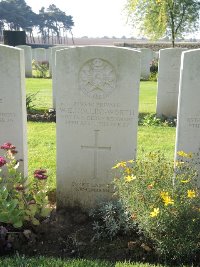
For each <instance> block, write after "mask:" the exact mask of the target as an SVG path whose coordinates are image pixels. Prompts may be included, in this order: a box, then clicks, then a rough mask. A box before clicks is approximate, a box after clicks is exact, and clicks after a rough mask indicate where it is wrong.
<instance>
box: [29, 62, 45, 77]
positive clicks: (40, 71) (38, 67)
mask: <svg viewBox="0 0 200 267" xmlns="http://www.w3.org/2000/svg"><path fill="white" fill-rule="evenodd" d="M32 66H33V72H34V73H35V77H36V78H48V77H49V62H48V61H35V60H33V61H32Z"/></svg>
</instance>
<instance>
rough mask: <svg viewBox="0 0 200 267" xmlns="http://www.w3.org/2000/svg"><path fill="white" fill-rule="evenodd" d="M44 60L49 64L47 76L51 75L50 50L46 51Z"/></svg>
mask: <svg viewBox="0 0 200 267" xmlns="http://www.w3.org/2000/svg"><path fill="white" fill-rule="evenodd" d="M46 60H47V61H48V62H49V74H50V76H51V75H52V66H51V48H48V49H46Z"/></svg>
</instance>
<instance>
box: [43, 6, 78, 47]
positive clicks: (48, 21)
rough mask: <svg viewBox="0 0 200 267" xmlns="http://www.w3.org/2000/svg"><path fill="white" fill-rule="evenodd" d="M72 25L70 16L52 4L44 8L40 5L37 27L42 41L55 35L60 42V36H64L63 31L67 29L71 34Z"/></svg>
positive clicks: (46, 40) (47, 40)
mask: <svg viewBox="0 0 200 267" xmlns="http://www.w3.org/2000/svg"><path fill="white" fill-rule="evenodd" d="M73 26H74V22H73V19H72V16H67V15H66V14H65V12H63V11H61V10H60V9H59V8H57V7H56V6H55V5H54V4H52V5H50V6H49V7H48V8H47V9H46V10H45V8H44V7H42V8H41V9H40V11H39V15H38V28H39V32H40V33H41V35H42V38H43V41H44V43H46V42H49V40H50V36H56V37H57V42H58V43H61V38H60V37H61V36H62V35H63V36H64V33H65V32H67V31H69V32H70V33H71V35H72V27H73ZM62 33H63V34H62ZM72 39H73V35H72Z"/></svg>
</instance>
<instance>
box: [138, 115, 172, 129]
mask: <svg viewBox="0 0 200 267" xmlns="http://www.w3.org/2000/svg"><path fill="white" fill-rule="evenodd" d="M139 125H143V126H168V127H175V126H176V118H175V117H166V116H161V117H157V116H156V114H152V113H150V114H146V115H144V116H140V118H139Z"/></svg>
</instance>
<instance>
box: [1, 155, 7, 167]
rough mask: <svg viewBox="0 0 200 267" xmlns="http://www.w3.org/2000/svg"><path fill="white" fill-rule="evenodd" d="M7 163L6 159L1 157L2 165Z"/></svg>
mask: <svg viewBox="0 0 200 267" xmlns="http://www.w3.org/2000/svg"><path fill="white" fill-rule="evenodd" d="M5 164H6V160H5V159H4V158H3V157H0V167H2V166H3V165H5Z"/></svg>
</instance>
